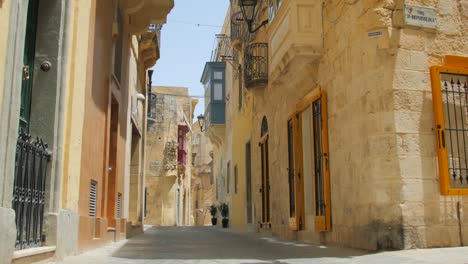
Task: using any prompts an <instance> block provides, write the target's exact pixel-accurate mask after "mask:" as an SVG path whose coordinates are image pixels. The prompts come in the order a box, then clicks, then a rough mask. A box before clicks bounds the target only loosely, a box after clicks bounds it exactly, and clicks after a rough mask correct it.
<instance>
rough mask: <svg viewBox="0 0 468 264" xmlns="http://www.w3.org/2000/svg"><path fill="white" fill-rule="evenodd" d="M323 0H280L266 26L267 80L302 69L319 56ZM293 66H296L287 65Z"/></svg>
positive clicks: (321, 40) (273, 79)
mask: <svg viewBox="0 0 468 264" xmlns="http://www.w3.org/2000/svg"><path fill="white" fill-rule="evenodd" d="M322 2H323V1H322V0H283V2H282V5H281V8H279V10H278V12H277V13H276V16H275V17H274V19H273V21H271V23H270V25H269V27H268V35H269V45H270V46H269V49H270V81H271V82H275V81H276V79H277V78H279V77H281V76H284V74H286V73H288V72H289V73H292V72H296V70H295V69H297V70H301V69H303V68H305V67H304V66H305V65H307V64H313V63H315V62H316V61H318V59H319V58H320V56H321V54H322V49H323V39H322V34H323V33H322ZM292 66H294V67H295V69H288V68H289V67H292Z"/></svg>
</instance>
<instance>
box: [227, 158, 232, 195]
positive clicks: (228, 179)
mask: <svg viewBox="0 0 468 264" xmlns="http://www.w3.org/2000/svg"><path fill="white" fill-rule="evenodd" d="M226 181H227V185H226V191H227V193H229V192H230V191H231V162H230V161H228V163H227V171H226Z"/></svg>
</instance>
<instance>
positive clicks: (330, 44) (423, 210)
mask: <svg viewBox="0 0 468 264" xmlns="http://www.w3.org/2000/svg"><path fill="white" fill-rule="evenodd" d="M291 2H294V1H293V0H289V1H288V0H285V1H283V6H288V4H289V3H291ZM295 2H301V1H300V0H296V1H295ZM317 2H319V1H317ZM314 3H315V2H314ZM404 3H407V4H408V3H410V4H416V5H422V6H430V7H435V8H436V10H437V13H438V20H439V22H438V28H437V30H429V29H422V28H416V27H410V26H404V25H403V22H402V9H403V4H404ZM283 10H284V9H283ZM292 10H295V11H297V12H298V13H297V14H300V15H301V17H300V18H298V19H297V20H288V21H289V22H290V21H299V22H298V23H299V24H298V25H296V24H287V23H288V22H282V23H278V22H275V21H273V22H272V23H270V25H269V26H267V28H266V29H261V30H260V31H259V32H258V33H257V35H256V41H259V42H268V41H276V42H275V43H271V42H270V47H271V45H273V46H274V45H286V44H287V42H281V38H284V39H288V38H291V37H292V36H293V35H294V34H295V33H294V32H293V31H294V30H297V28H294V27H296V26H298V27H299V28H300V26H303V27H304V28H305V29H307V28H308V27H309V26H310V25H313V26H314V27H318V28H320V27H321V28H322V32H320V31H315V30H312V31H313V32H312V31H311V32H312V33H310V34H319V36H321V37H320V38H316V39H314V41H316V42H314V43H316V45H312V44H314V43H312V44H311V45H309V46H308V48H307V49H302V50H301V46H295V48H294V49H293V48H291V49H290V50H289V53H287V52H285V53H284V54H287V56H285V57H284V58H283V59H281V58H279V59H278V58H275V61H274V65H272V64H271V63H272V61H270V65H269V67H270V79H269V85H268V86H267V87H263V88H253V89H250V90H249V91H248V93H249V96H251V97H252V103H253V105H252V113H253V117H252V118H251V119H250V121H248V120H249V117H248V116H249V114H248V113H246V114H245V116H242V115H239V116H236V114H233V111H234V112H235V110H233V109H232V107H231V108H230V107H229V106H228V107H227V109H228V111H229V112H230V113H229V114H227V115H228V116H231V117H232V131H231V130H229V129H227V127H228V126H226V133H227V134H233V139H232V142H233V144H232V145H233V149H232V152H233V154H232V160H233V162H232V168H234V165H235V163H236V162H239V166H242V162H241V161H242V159H243V158H244V157H243V155H244V154H243V153H242V151H240V150H239V149H240V148H241V147H242V146H243V144H245V137H247V136H248V135H249V134H250V139H251V142H252V179H253V186H252V191H253V198H254V201H255V205H254V207H255V208H256V213H255V216H256V219H254V222H258V221H259V220H260V217H261V194H260V192H258V190H259V189H260V187H261V182H260V177H261V167H260V164H261V162H260V149H259V148H258V147H257V146H258V144H257V143H258V142H259V140H260V134H261V133H260V128H261V121H262V118H263V117H264V116H265V117H266V118H267V120H268V125H269V147H270V151H269V153H270V159H269V166H270V179H271V217H272V231H273V234H275V235H278V236H281V237H292V235H293V234H294V233H293V232H291V231H289V229H288V220H289V219H288V218H289V197H288V195H289V190H288V159H287V153H288V141H287V121H288V119H289V118H290V116H291V115H292V114H293V113H294V111H295V107H296V103H298V101H299V100H300V99H302V98H303V97H304V96H305V95H306V94H307V93H309V92H311V91H312V90H313V89H315V88H316V87H317V86H318V85H319V86H321V87H322V89H323V90H324V91H325V92H326V93H327V96H328V125H329V129H328V136H329V154H330V178H331V208H332V214H331V218H332V231H331V232H328V233H322V234H320V233H318V232H316V231H314V226H313V218H312V219H311V220H312V221H309V222H306V223H305V225H306V227H305V230H304V231H300V232H298V233H297V237H298V239H300V240H305V241H311V242H320V241H322V242H326V243H332V244H340V245H344V246H349V247H356V248H365V249H379V248H410V247H438V246H457V245H460V241H459V236H458V234H459V231H460V230H459V229H458V221H457V212H456V203H457V202H461V203H462V208H463V209H464V210H467V209H468V207H467V206H468V205H467V204H466V200H468V199H467V198H465V197H444V196H441V195H440V192H439V180H438V177H439V176H438V172H437V157H436V148H435V135H434V131H433V109H432V94H431V86H430V84H431V83H430V76H429V67H430V66H431V65H441V64H443V59H444V56H445V55H450V54H455V55H461V56H468V48H467V46H466V45H465V44H464V43H467V41H468V37H467V36H466V34H464V32H466V31H467V26H466V25H467V24H468V20H467V18H468V17H467V15H466V14H467V10H468V6H467V5H466V4H465V3H464V1H460V0H449V1H444V0H441V1H436V0H433V1H416V0H415V1H402V0H398V1H324V2H323V6H322V5H321V4H317V5H316V6H315V7H313V6H311V7H310V8H309V9H307V11H308V12H305V11H304V12H302V11H301V10H300V9H292ZM280 12H285V11H280ZM307 15H308V16H311V17H314V18H317V17H319V18H320V17H322V19H321V20H320V21H321V24H320V25H315V24H310V25H309V24H308V21H310V22H313V21H315V20H314V19H312V18H310V19H305V18H304V16H307ZM278 17H281V14H280V15H277V17H275V19H278ZM285 21H286V20H285ZM275 24H276V25H275ZM272 25H273V26H272ZM273 27H276V29H274V28H273ZM373 31H380V32H382V35H381V37H378V38H369V37H368V33H370V32H373ZM288 34H289V35H288ZM297 41H302V39H301V38H300V37H298V38H297ZM321 41H323V43H322V44H321ZM278 43H279V44H278ZM319 44H320V45H319ZM320 47H322V48H320ZM276 48H277V49H278V50H279V51H281V47H276ZM281 52H283V51H281ZM276 55H277V54H270V58H271V56H276ZM304 57H306V59H304ZM233 82H235V81H233ZM234 85H235V84H233V87H234ZM232 91H233V92H232V93H231V97H230V98H231V100H232V98H234V97H236V96H237V94H236V93H235V92H234V91H235V88H232ZM244 122H247V123H248V122H250V125H251V126H250V125H248V124H245V123H244ZM244 129H245V130H244ZM233 131H234V132H233ZM238 156H241V157H240V158H238ZM239 172H240V173H239V174H240V175H242V173H243V171H242V169H241V168H240V167H239ZM232 175H233V174H232ZM240 182H241V181H240ZM308 202H309V203H312V202H313V201H308ZM232 203H233V208H232V210H233V211H232V214H231V217H230V218H231V219H232V223H233V226H234V227H235V228H236V227H238V226H239V225H242V218H243V217H244V216H243V213H242V212H238V211H236V210H237V206H236V204H239V205H240V207H242V206H243V203H245V201H244V200H242V197H239V200H237V198H236V196H235V195H234V196H233V200H232ZM462 223H464V222H463V219H462ZM461 230H462V233H463V234H464V233H466V232H468V226H466V225H465V224H462V228H461ZM463 237H466V236H463ZM466 242H467V241H466V238H465V243H466Z"/></svg>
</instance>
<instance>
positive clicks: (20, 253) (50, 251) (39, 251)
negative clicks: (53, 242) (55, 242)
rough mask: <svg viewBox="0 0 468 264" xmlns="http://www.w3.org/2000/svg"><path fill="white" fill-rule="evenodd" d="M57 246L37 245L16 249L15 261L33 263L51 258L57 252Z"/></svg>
mask: <svg viewBox="0 0 468 264" xmlns="http://www.w3.org/2000/svg"><path fill="white" fill-rule="evenodd" d="M55 249H56V247H55V246H50V247H35V248H27V249H21V250H16V251H15V252H14V253H13V261H12V263H14V264H20V263H32V262H38V261H43V260H46V259H50V258H52V257H53V256H54V254H55Z"/></svg>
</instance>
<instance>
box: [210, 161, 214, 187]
mask: <svg viewBox="0 0 468 264" xmlns="http://www.w3.org/2000/svg"><path fill="white" fill-rule="evenodd" d="M213 183H214V173H213V161H211V163H210V184H211V185H213Z"/></svg>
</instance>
